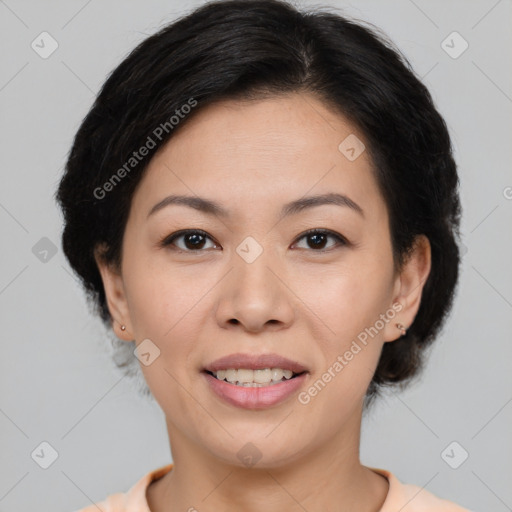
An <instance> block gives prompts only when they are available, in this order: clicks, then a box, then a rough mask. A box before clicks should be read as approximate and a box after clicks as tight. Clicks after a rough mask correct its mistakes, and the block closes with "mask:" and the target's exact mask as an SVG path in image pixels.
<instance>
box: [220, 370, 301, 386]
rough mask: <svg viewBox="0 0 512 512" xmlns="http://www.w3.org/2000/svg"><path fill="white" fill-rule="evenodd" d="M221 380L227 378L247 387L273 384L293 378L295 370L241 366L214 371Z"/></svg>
mask: <svg viewBox="0 0 512 512" xmlns="http://www.w3.org/2000/svg"><path fill="white" fill-rule="evenodd" d="M212 373H213V375H215V377H217V379H219V380H227V381H228V382H230V383H231V384H238V385H239V386H245V387H261V386H262V385H269V384H270V385H272V384H276V383H278V382H281V381H282V380H283V378H284V379H285V380H288V379H291V378H292V376H293V372H292V371H291V370H282V369H281V368H265V369H263V370H250V369H248V368H240V369H238V370H236V369H234V368H229V369H227V370H219V371H217V372H212Z"/></svg>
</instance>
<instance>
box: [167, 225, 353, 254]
mask: <svg viewBox="0 0 512 512" xmlns="http://www.w3.org/2000/svg"><path fill="white" fill-rule="evenodd" d="M328 238H332V239H334V240H335V243H334V244H333V245H331V247H329V248H327V249H326V248H325V243H326V240H327V239H328ZM180 239H183V245H182V246H180V245H179V244H177V243H176V241H177V240H180ZM302 239H307V240H308V242H307V243H308V245H309V247H306V249H307V248H313V249H315V252H324V251H329V250H331V249H332V248H333V247H336V245H347V241H346V240H345V239H344V238H343V237H342V236H341V235H339V234H338V233H335V232H334V231H330V230H327V229H310V230H309V231H306V232H305V233H303V234H302V235H301V236H300V237H299V238H298V239H297V240H302ZM206 240H212V238H211V237H210V236H209V235H208V234H207V233H206V232H205V231H202V230H201V229H183V230H181V231H176V232H175V233H172V234H171V235H169V236H167V237H165V238H164V239H163V240H161V242H160V244H159V245H160V246H161V247H168V246H170V245H174V246H175V247H177V249H178V250H181V251H184V252H195V251H199V252H200V251H201V250H202V249H204V248H205V241H206ZM213 246H214V247H218V246H217V245H216V244H215V243H214V244H213Z"/></svg>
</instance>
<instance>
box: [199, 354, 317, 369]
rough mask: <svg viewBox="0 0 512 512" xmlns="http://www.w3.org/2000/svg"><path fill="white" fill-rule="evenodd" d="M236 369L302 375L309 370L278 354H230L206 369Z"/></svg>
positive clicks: (213, 362)
mask: <svg viewBox="0 0 512 512" xmlns="http://www.w3.org/2000/svg"><path fill="white" fill-rule="evenodd" d="M230 368H234V369H235V370H238V369H240V368H247V369H250V370H263V369H264V368H281V369H282V370H291V371H292V372H293V373H302V372H305V371H307V368H306V367H305V366H303V365H302V364H300V363H299V362H297V361H292V360H291V359H288V358H286V357H283V356H280V355H278V354H242V353H237V354H230V355H229V356H224V357H221V358H219V359H216V360H215V361H212V362H211V363H209V364H208V365H206V366H205V367H204V370H206V371H209V372H217V371H219V370H228V369H230Z"/></svg>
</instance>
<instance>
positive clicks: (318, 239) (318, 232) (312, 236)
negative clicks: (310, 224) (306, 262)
mask: <svg viewBox="0 0 512 512" xmlns="http://www.w3.org/2000/svg"><path fill="white" fill-rule="evenodd" d="M329 237H330V238H333V239H334V240H336V243H335V244H333V245H332V246H331V247H329V248H327V249H325V243H326V240H327V239H328V238H329ZM303 238H306V239H308V240H309V241H311V244H310V243H309V242H307V243H308V245H309V246H310V247H312V248H314V249H315V250H316V252H323V251H329V250H331V249H332V248H333V247H336V245H347V242H346V240H345V239H344V238H343V237H342V236H341V235H339V234H338V233H335V232H334V231H330V230H328V229H310V230H309V231H306V232H305V233H303V234H302V235H301V236H300V237H299V238H298V239H297V240H302V239H303ZM306 248H307V247H306Z"/></svg>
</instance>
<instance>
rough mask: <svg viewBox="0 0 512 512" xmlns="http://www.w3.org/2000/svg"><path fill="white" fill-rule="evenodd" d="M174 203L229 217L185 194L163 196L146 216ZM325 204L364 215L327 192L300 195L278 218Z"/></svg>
mask: <svg viewBox="0 0 512 512" xmlns="http://www.w3.org/2000/svg"><path fill="white" fill-rule="evenodd" d="M174 204H177V205H183V206H189V207H190V208H194V209H195V210H199V211H201V212H203V213H206V214H208V215H216V216H219V217H224V218H228V217H230V213H229V212H228V211H227V210H226V209H225V208H224V207H223V206H221V205H220V204H219V203H217V202H215V201H212V200H210V199H205V198H203V197H198V196H195V197H194V196H185V195H170V196H167V197H165V198H164V199H162V200H161V201H159V202H158V203H157V204H155V205H154V206H153V208H151V210H150V211H149V213H148V217H150V216H151V215H153V214H155V213H156V212H158V211H160V210H162V209H163V208H165V207H167V206H169V205H174ZM326 204H333V205H337V206H344V207H348V208H350V209H352V210H353V211H355V212H356V213H358V214H359V215H361V216H362V217H364V211H363V209H362V208H361V207H360V206H359V205H358V204H357V203H356V202H354V201H353V200H352V199H350V197H348V196H346V195H344V194H335V193H329V194H321V195H316V196H308V197H301V198H300V199H297V200H295V201H292V202H290V203H287V204H285V205H284V206H283V208H282V209H281V213H280V216H279V219H283V218H284V217H287V216H289V215H295V214H297V213H299V212H302V211H303V210H305V209H308V208H313V207H315V206H322V205H326Z"/></svg>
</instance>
